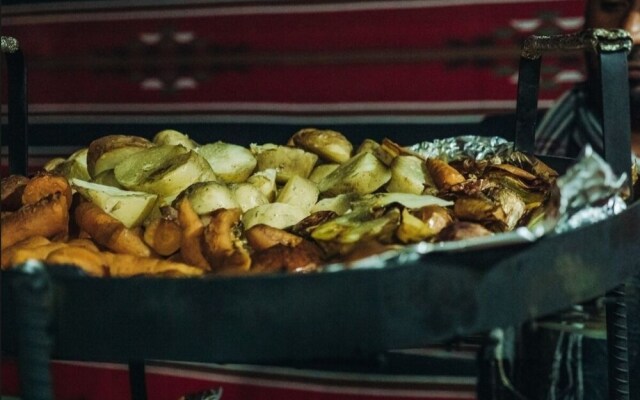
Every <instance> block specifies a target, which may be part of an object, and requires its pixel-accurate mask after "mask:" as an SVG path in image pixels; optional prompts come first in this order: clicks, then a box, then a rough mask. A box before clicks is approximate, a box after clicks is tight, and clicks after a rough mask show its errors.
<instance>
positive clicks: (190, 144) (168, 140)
mask: <svg viewBox="0 0 640 400" xmlns="http://www.w3.org/2000/svg"><path fill="white" fill-rule="evenodd" d="M153 143H155V144H158V145H161V144H171V145H178V144H179V145H182V146H184V147H185V148H187V149H189V150H193V149H195V148H196V147H198V144H197V143H196V142H194V141H193V140H191V139H189V136H187V135H185V134H184V133H182V132H178V131H176V130H173V129H165V130H163V131H160V132H158V133H156V135H155V136H154V137H153Z"/></svg>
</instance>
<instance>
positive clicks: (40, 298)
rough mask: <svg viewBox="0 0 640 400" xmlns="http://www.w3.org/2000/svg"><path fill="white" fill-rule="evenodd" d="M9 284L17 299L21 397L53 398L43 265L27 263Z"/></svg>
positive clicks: (47, 287)
mask: <svg viewBox="0 0 640 400" xmlns="http://www.w3.org/2000/svg"><path fill="white" fill-rule="evenodd" d="M17 273H18V276H17V277H16V279H15V280H14V281H13V284H12V286H11V288H12V291H13V293H14V296H15V300H16V318H17V330H18V373H19V377H20V387H21V389H22V395H21V398H22V399H23V400H53V394H52V393H53V391H52V385H51V375H50V371H49V361H50V356H51V344H52V340H51V337H50V335H49V332H48V329H49V322H50V319H51V303H52V301H51V300H52V293H51V282H50V281H49V276H48V274H47V272H46V270H45V268H44V266H43V265H42V264H41V263H39V262H27V263H26V264H24V265H23V266H22V267H20V268H19V270H18V272H17Z"/></svg>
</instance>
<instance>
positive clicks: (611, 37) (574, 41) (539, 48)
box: [521, 29, 633, 60]
mask: <svg viewBox="0 0 640 400" xmlns="http://www.w3.org/2000/svg"><path fill="white" fill-rule="evenodd" d="M632 46H633V41H632V40H631V35H630V34H629V32H627V31H625V30H624V29H586V30H584V31H580V32H577V33H572V34H568V35H553V36H542V35H540V36H537V35H533V36H529V37H528V38H526V39H525V41H524V43H523V44H522V53H521V56H522V57H523V58H527V59H530V60H536V59H538V58H540V57H541V56H542V53H545V52H551V51H559V50H562V51H571V50H588V51H592V52H594V53H605V52H606V53H609V52H616V51H626V52H629V51H631V47H632Z"/></svg>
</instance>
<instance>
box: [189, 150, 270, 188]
mask: <svg viewBox="0 0 640 400" xmlns="http://www.w3.org/2000/svg"><path fill="white" fill-rule="evenodd" d="M196 151H197V152H198V153H199V154H200V155H201V156H203V157H204V158H205V159H206V160H207V162H208V163H209V165H211V169H212V170H213V172H214V173H215V174H216V175H217V176H218V177H220V179H222V180H223V181H224V182H226V183H240V182H244V181H246V180H247V178H249V176H251V174H252V173H253V171H254V170H255V168H256V164H257V163H258V161H257V160H256V158H255V157H254V156H253V153H251V151H250V150H249V149H247V148H245V147H242V146H238V145H236V144H230V143H225V142H215V143H209V144H205V145H203V146H200V147H199V148H198V149H197V150H196Z"/></svg>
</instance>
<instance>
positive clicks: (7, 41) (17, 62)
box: [0, 36, 29, 175]
mask: <svg viewBox="0 0 640 400" xmlns="http://www.w3.org/2000/svg"><path fill="white" fill-rule="evenodd" d="M0 44H1V46H0V47H1V50H2V53H4V55H5V58H6V61H7V80H8V84H7V87H8V93H9V98H8V104H7V106H8V107H7V108H8V111H9V113H8V122H9V123H8V126H9V133H8V135H7V141H8V143H7V147H8V148H9V172H10V173H12V174H20V175H26V174H27V166H28V157H29V156H28V146H29V144H28V134H27V124H28V123H27V114H28V108H27V68H26V64H25V61H24V55H23V53H22V51H21V50H20V45H19V43H18V40H16V39H15V38H12V37H9V36H2V37H1V40H0Z"/></svg>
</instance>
